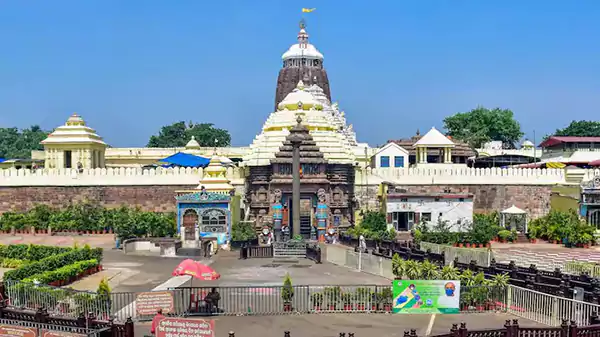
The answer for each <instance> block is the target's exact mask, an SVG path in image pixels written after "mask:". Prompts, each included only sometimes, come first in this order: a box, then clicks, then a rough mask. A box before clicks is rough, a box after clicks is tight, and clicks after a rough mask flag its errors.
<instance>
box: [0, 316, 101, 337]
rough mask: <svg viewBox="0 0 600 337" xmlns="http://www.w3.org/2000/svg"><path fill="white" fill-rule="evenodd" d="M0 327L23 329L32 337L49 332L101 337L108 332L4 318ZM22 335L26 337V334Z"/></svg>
mask: <svg viewBox="0 0 600 337" xmlns="http://www.w3.org/2000/svg"><path fill="white" fill-rule="evenodd" d="M0 325H2V326H3V328H5V329H6V328H13V329H23V330H22V332H32V333H35V334H34V336H46V334H45V333H48V332H49V333H51V334H55V335H58V336H77V337H78V336H89V337H102V335H103V332H104V331H107V330H110V328H101V329H92V328H86V327H77V326H66V325H55V324H47V323H37V322H30V321H22V320H16V319H4V318H2V319H0ZM23 335H24V336H27V334H26V333H24V334H23Z"/></svg>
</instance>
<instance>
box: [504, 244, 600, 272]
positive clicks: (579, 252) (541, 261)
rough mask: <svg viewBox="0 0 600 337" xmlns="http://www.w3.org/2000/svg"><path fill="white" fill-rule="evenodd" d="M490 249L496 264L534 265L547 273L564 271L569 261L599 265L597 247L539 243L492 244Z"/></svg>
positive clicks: (599, 252)
mask: <svg viewBox="0 0 600 337" xmlns="http://www.w3.org/2000/svg"><path fill="white" fill-rule="evenodd" d="M492 249H493V252H494V258H495V259H496V261H497V262H501V263H509V262H510V261H515V263H517V265H519V266H524V267H528V266H529V265H531V264H535V265H536V266H537V267H538V268H539V269H542V270H549V271H553V270H554V269H555V268H560V269H564V267H565V263H566V262H570V261H579V262H595V263H600V251H599V250H598V249H599V248H598V247H592V248H565V247H563V246H561V245H555V244H550V243H546V242H541V243H535V244H531V243H527V244H507V243H505V244H502V243H494V244H493V245H492Z"/></svg>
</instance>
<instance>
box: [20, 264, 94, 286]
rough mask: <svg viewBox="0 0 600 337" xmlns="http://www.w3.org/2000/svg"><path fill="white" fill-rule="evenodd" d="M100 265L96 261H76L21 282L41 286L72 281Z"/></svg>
mask: <svg viewBox="0 0 600 337" xmlns="http://www.w3.org/2000/svg"><path fill="white" fill-rule="evenodd" d="M99 265H100V263H99V262H98V260H96V259H91V260H86V261H78V262H75V263H73V264H69V265H66V266H63V267H60V268H58V269H55V270H52V271H46V272H43V273H39V274H35V275H32V276H30V277H28V278H25V279H23V280H22V282H36V281H37V282H39V283H41V284H48V283H52V282H55V281H68V280H70V279H73V278H75V277H77V276H79V275H81V274H83V273H84V272H85V271H86V270H90V269H92V268H94V267H98V266H99Z"/></svg>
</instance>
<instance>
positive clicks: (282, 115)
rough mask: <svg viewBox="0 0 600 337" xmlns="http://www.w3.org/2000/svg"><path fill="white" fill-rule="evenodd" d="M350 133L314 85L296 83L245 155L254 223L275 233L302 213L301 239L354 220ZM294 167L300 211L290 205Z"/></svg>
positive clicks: (249, 209)
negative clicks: (295, 157) (296, 154)
mask: <svg viewBox="0 0 600 337" xmlns="http://www.w3.org/2000/svg"><path fill="white" fill-rule="evenodd" d="M294 138H295V139H297V140H299V141H300V149H299V150H300V158H299V162H300V167H299V168H296V167H293V165H292V143H291V142H292V139H294ZM356 145H357V144H356V138H355V135H354V133H353V132H352V131H351V130H348V128H347V127H346V125H345V120H344V119H343V115H341V114H340V113H339V112H338V111H337V107H332V106H331V104H330V103H329V101H328V100H327V98H326V97H325V96H324V94H323V91H322V90H321V89H320V88H319V87H318V86H317V85H312V86H310V87H308V88H307V87H305V85H304V83H303V82H302V81H300V82H299V83H298V84H297V85H296V88H295V89H294V90H293V91H292V92H290V93H289V94H288V95H287V96H286V97H285V98H284V99H283V100H282V101H281V102H280V103H279V104H278V106H277V111H275V112H273V113H272V114H271V115H270V116H269V118H268V119H267V121H266V123H265V124H264V126H263V129H262V132H261V133H260V134H259V135H258V136H257V137H256V138H255V140H254V142H253V143H252V145H250V149H251V151H250V153H249V154H248V155H247V156H245V157H244V161H243V162H242V165H243V166H246V167H248V169H249V170H248V173H249V174H248V176H247V177H246V186H245V187H246V188H245V189H246V202H245V204H246V206H247V208H246V211H247V212H248V218H249V219H250V220H255V221H256V225H257V227H262V226H265V225H267V224H273V227H274V229H275V231H277V230H280V229H284V230H285V229H286V228H288V226H289V225H291V223H292V221H291V219H292V217H293V212H299V214H300V229H299V231H294V228H288V229H289V232H296V233H300V235H302V236H303V237H305V238H312V239H317V238H318V239H320V240H324V234H325V230H326V229H327V228H329V229H333V231H336V230H337V228H339V227H340V226H347V225H349V224H350V223H351V221H352V220H353V208H354V204H353V200H354V179H355V177H354V170H355V165H356V162H355V156H354V148H355V147H356ZM293 170H300V180H301V190H300V194H301V200H300V209H298V210H294V209H293V207H292V204H291V195H292V175H293Z"/></svg>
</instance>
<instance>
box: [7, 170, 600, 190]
mask: <svg viewBox="0 0 600 337" xmlns="http://www.w3.org/2000/svg"><path fill="white" fill-rule="evenodd" d="M582 172H584V175H583V180H589V179H592V178H593V177H594V176H596V175H600V170H598V169H596V170H586V171H583V170H582ZM202 176H203V170H202V169H201V168H200V169H191V168H156V169H141V168H108V169H84V170H83V171H82V172H77V170H76V169H38V170H27V169H20V170H16V169H4V170H0V186H111V185H195V184H198V182H199V180H200V179H201V178H202ZM244 176H245V175H244V170H243V169H240V168H238V167H230V168H227V178H229V179H230V180H231V182H232V184H234V185H241V184H243V183H244ZM384 181H387V182H391V183H394V184H398V185H453V184H454V185H554V184H563V183H566V180H565V171H564V170H561V169H500V168H493V169H472V168H459V169H456V168H454V169H429V168H427V169H414V168H410V169H402V168H400V169H397V168H379V169H366V175H365V171H364V170H357V174H356V184H357V185H375V186H376V185H378V184H380V183H381V182H384Z"/></svg>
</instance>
